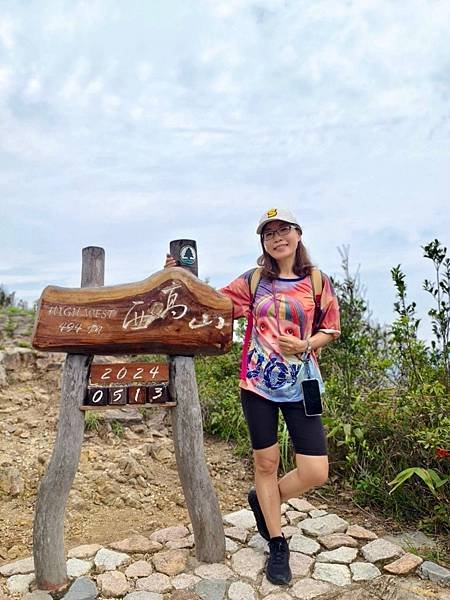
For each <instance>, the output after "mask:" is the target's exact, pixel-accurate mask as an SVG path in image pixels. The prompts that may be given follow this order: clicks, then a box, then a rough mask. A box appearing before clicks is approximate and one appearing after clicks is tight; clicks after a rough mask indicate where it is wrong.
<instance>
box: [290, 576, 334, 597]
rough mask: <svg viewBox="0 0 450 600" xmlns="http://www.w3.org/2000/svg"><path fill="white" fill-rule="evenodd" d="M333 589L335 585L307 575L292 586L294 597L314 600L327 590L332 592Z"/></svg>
mask: <svg viewBox="0 0 450 600" xmlns="http://www.w3.org/2000/svg"><path fill="white" fill-rule="evenodd" d="M333 589H334V587H333V585H330V584H329V583H327V582H324V581H318V580H316V579H311V578H309V577H306V578H305V579H302V580H301V581H299V582H297V583H296V584H295V585H294V586H293V587H292V589H291V593H292V595H293V596H294V598H300V600H312V599H313V598H317V597H318V596H322V595H323V594H326V593H327V592H331V591H332V590H333Z"/></svg>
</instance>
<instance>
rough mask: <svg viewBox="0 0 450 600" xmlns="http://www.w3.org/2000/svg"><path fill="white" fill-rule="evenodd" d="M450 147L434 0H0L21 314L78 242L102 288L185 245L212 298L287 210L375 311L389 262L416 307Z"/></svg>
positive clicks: (2, 267) (15, 286) (0, 68)
mask: <svg viewBox="0 0 450 600" xmlns="http://www.w3.org/2000/svg"><path fill="white" fill-rule="evenodd" d="M449 150H450V0H439V1H438V0H429V1H425V0H408V2H398V1H395V0H392V1H387V0H357V1H354V2H353V1H345V0H338V1H333V0H314V1H313V2H311V1H310V0H307V1H304V0H255V1H251V0H223V1H222V0H190V1H189V2H186V0H147V1H144V0H139V1H137V0H135V1H132V0H127V1H126V2H125V1H123V2H119V1H118V0H116V1H114V0H108V1H106V0H104V1H96V0H88V1H76V0H69V1H66V2H61V1H56V0H47V1H45V0H42V1H39V2H26V1H25V0H23V1H19V0H14V1H11V0H0V283H3V284H5V285H6V286H7V288H8V289H9V290H10V291H12V290H15V291H16V292H17V296H18V297H21V298H24V299H26V300H28V301H33V300H34V299H36V298H37V297H38V296H39V295H40V292H41V291H42V289H43V288H44V287H45V286H46V285H48V284H57V285H62V286H78V285H79V280H80V259H81V248H82V247H83V246H87V245H98V246H102V247H104V248H105V250H106V261H107V265H106V266H107V268H106V283H107V284H116V283H125V282H131V281H137V280H140V279H143V278H145V277H147V276H149V275H150V274H152V273H153V272H155V271H156V270H159V268H160V267H161V265H162V262H163V259H164V253H165V251H166V249H167V247H168V242H169V240H171V239H175V238H193V239H196V240H197V243H198V251H199V265H200V276H201V277H203V278H204V277H208V278H209V279H210V282H211V284H212V285H213V286H221V285H224V284H225V283H227V282H228V281H230V280H231V279H232V278H234V277H235V276H237V275H239V274H240V273H241V272H243V271H245V270H246V269H248V268H250V267H251V266H253V265H254V261H255V258H256V257H257V256H258V254H259V242H258V239H257V237H256V235H255V229H256V224H257V221H258V219H259V217H260V215H261V213H262V212H263V211H265V210H266V209H268V208H271V207H274V206H285V207H288V208H290V209H291V210H293V211H294V212H295V213H296V214H297V216H298V219H299V221H300V222H301V224H302V226H303V231H304V242H305V244H306V245H307V247H308V248H309V249H310V251H311V254H312V256H313V258H314V260H315V261H316V263H317V264H318V265H319V266H320V268H322V270H324V271H325V272H327V273H329V274H331V275H338V274H339V272H340V256H339V253H338V251H337V248H338V247H341V246H342V245H349V246H350V257H351V262H352V265H353V268H354V269H356V268H357V267H358V265H361V268H360V272H361V278H362V281H363V283H364V284H365V286H366V288H367V298H368V300H369V303H370V306H371V309H372V312H373V316H374V318H376V319H377V320H379V321H380V322H391V320H392V302H393V297H394V291H393V285H392V283H391V278H390V269H391V267H392V266H394V265H396V264H398V263H401V264H402V267H403V269H404V271H405V272H406V274H407V283H408V290H409V293H410V297H411V299H415V300H417V301H418V303H419V307H420V310H421V311H424V310H425V309H426V308H427V306H429V301H428V298H427V294H426V293H425V292H424V291H422V280H423V279H424V277H432V275H433V272H432V268H431V263H430V264H428V261H426V260H425V259H424V258H422V250H421V248H420V246H421V245H424V244H426V243H427V242H429V241H431V240H432V239H434V238H438V239H440V240H441V241H442V242H443V243H445V244H446V245H450V210H449V208H450V202H449V189H450V164H449V161H450V153H449Z"/></svg>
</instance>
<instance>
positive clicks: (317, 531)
mask: <svg viewBox="0 0 450 600" xmlns="http://www.w3.org/2000/svg"><path fill="white" fill-rule="evenodd" d="M298 526H299V528H300V529H301V530H302V531H303V532H304V533H307V534H308V535H312V536H314V537H318V536H320V535H329V534H330V533H344V532H345V531H346V530H347V527H348V523H347V521H344V519H341V517H339V516H338V515H335V514H330V515H325V516H324V517H317V518H316V519H305V520H304V521H301V522H300V523H299V525H298Z"/></svg>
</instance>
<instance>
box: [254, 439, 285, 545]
mask: <svg viewBox="0 0 450 600" xmlns="http://www.w3.org/2000/svg"><path fill="white" fill-rule="evenodd" d="M253 458H254V461H255V487H256V494H257V496H258V500H259V504H260V506H261V510H262V511H263V514H264V519H265V521H266V525H267V529H268V530H269V534H270V537H277V536H280V535H281V511H280V506H281V502H280V491H279V489H278V476H277V474H278V464H279V461H280V452H279V448H278V444H274V445H273V446H270V447H269V448H264V449H263V450H254V451H253Z"/></svg>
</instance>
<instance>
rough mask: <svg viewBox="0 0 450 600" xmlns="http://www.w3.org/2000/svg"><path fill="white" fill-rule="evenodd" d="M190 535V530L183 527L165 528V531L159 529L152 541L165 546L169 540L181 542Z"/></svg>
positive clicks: (153, 534)
mask: <svg viewBox="0 0 450 600" xmlns="http://www.w3.org/2000/svg"><path fill="white" fill-rule="evenodd" d="M188 535H189V529H188V528H187V527H184V526H183V525H176V526H174V527H165V528H164V529H158V530H157V531H154V532H153V533H152V534H151V536H150V539H151V540H153V541H154V542H159V543H160V544H165V543H166V542H168V541H169V540H179V539H181V538H184V537H186V536H188Z"/></svg>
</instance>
